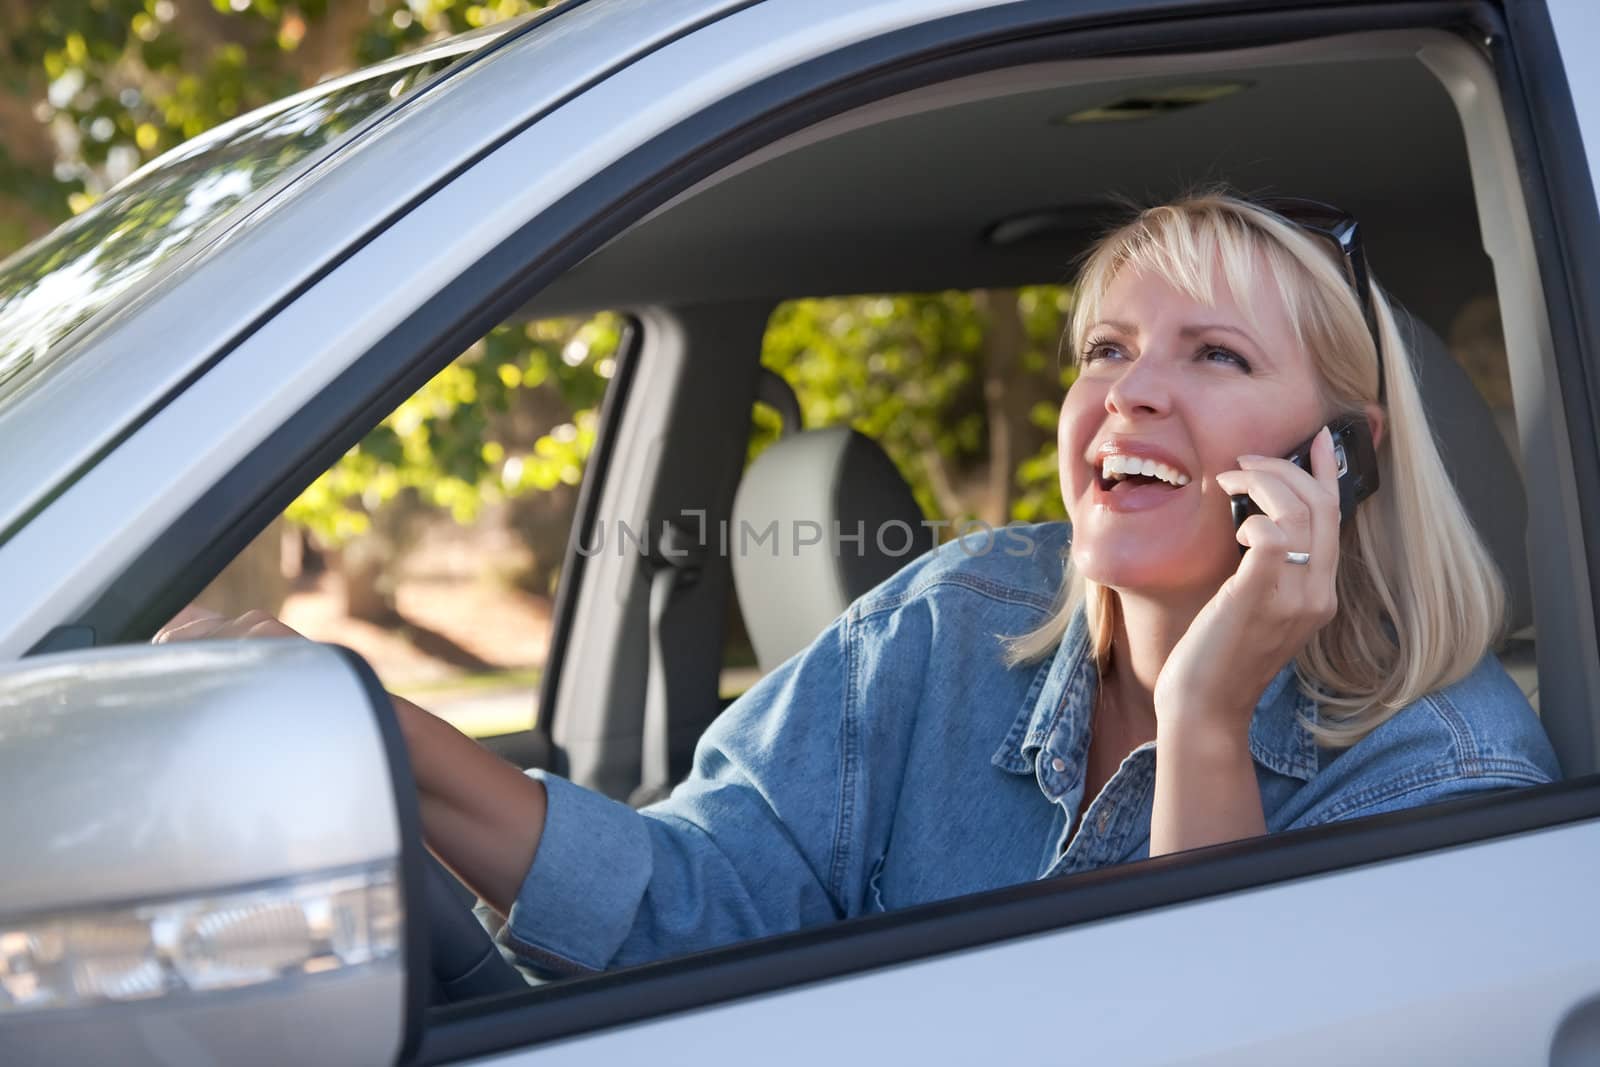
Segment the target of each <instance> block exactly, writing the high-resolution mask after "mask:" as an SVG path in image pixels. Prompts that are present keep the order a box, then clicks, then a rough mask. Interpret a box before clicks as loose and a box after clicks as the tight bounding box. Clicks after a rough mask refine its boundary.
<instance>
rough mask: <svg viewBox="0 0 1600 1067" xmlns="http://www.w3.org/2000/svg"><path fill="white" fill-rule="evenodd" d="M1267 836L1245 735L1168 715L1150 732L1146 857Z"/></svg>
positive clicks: (1247, 740)
mask: <svg viewBox="0 0 1600 1067" xmlns="http://www.w3.org/2000/svg"><path fill="white" fill-rule="evenodd" d="M1266 832H1267V819H1266V815H1265V813H1264V812H1263V810H1262V807H1261V790H1260V787H1259V786H1258V785H1257V784H1256V771H1255V764H1254V762H1253V761H1252V760H1251V758H1250V737H1249V733H1248V731H1239V730H1228V729H1224V728H1219V727H1216V726H1212V725H1211V724H1210V723H1209V722H1207V721H1205V720H1204V719H1202V718H1201V717H1200V716H1193V717H1191V718H1189V719H1187V720H1186V719H1185V718H1184V717H1183V716H1182V715H1173V716H1170V717H1168V718H1167V719H1165V720H1160V719H1158V723H1157V726H1156V785H1155V797H1154V800H1153V804H1152V810H1151V812H1150V855H1152V856H1163V855H1166V854H1167V853H1169V852H1182V851H1183V850H1185V849H1190V848H1204V847H1205V846H1207V845H1219V844H1222V843H1223V842H1225V841H1237V840H1239V839H1240V838H1244V837H1255V836H1256V835H1258V834H1264V833H1266Z"/></svg>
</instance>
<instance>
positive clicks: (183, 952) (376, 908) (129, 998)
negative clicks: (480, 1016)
mask: <svg viewBox="0 0 1600 1067" xmlns="http://www.w3.org/2000/svg"><path fill="white" fill-rule="evenodd" d="M0 841H3V842H4V846H5V849H4V855H5V860H4V873H3V874H0V1033H3V1035H4V1036H3V1038H0V1040H3V1042H4V1046H5V1055H4V1059H5V1061H6V1063H7V1064H23V1063H30V1064H31V1063H117V1064H172V1063H180V1062H181V1063H229V1064H247V1063H263V1064H265V1063H274V1064H278V1063H293V1064H296V1065H297V1067H314V1065H321V1064H330V1065H332V1064H340V1065H344V1064H358V1063H373V1064H376V1063H385V1064H387V1063H393V1062H395V1061H396V1059H398V1058H400V1057H401V1056H402V1055H409V1054H410V1052H411V1051H412V1050H413V1049H414V1048H415V1045H416V1039H417V1036H418V1034H419V1032H420V1027H421V1015H422V1012H423V1010H424V1007H425V996H426V986H425V980H426V977H427V974H428V964H427V960H426V959H425V958H424V957H425V955H426V951H427V950H426V946H425V943H423V942H422V940H421V931H420V927H421V926H422V925H423V924H422V923H421V922H413V923H410V924H408V923H407V921H406V918H407V909H408V906H410V907H412V909H413V910H418V908H419V906H418V905H415V904H414V903H413V902H415V901H419V900H420V899H421V889H420V887H421V882H420V878H421V874H422V856H421V836H420V834H419V832H418V823H417V810H416V792H415V788H414V786H413V784H412V781H411V772H410V765H409V763H408V762H407V761H406V757H405V749H404V745H403V743H402V740H401V738H400V735H399V727H398V725H397V724H396V722H395V720H394V716H393V709H392V707H391V706H390V703H389V700H388V697H387V696H386V695H385V694H384V692H383V690H382V688H381V687H380V686H379V685H378V682H377V679H376V678H375V677H374V676H373V674H372V672H371V670H370V669H369V668H367V666H366V665H365V664H364V663H363V662H362V661H361V660H360V658H359V657H357V656H355V655H354V654H353V653H350V652H347V651H346V650H344V649H339V648H335V647H332V646H327V645H318V644H313V643H311V642H309V641H298V640H285V641H248V642H224V641H198V642H185V643H178V644H167V645H160V646H154V647H151V646H137V647H126V648H111V649H95V650H91V651H86V652H71V653H64V654H60V655H51V656H42V657H38V658H34V659H27V660H24V661H21V662H19V663H12V664H7V665H5V666H4V667H0Z"/></svg>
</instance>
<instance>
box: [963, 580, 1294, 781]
mask: <svg viewBox="0 0 1600 1067" xmlns="http://www.w3.org/2000/svg"><path fill="white" fill-rule="evenodd" d="M1098 687H1099V674H1098V672H1097V671H1096V670H1095V666H1094V659H1093V657H1092V656H1090V655H1089V625H1088V620H1087V617H1086V616H1085V614H1084V612H1083V610H1082V609H1079V610H1078V612H1077V613H1076V614H1074V615H1073V617H1072V621H1071V622H1070V623H1069V624H1068V626H1067V632H1066V635H1065V636H1063V637H1062V639H1061V643H1060V644H1059V645H1058V646H1057V647H1056V651H1055V654H1054V655H1053V656H1052V657H1051V658H1050V659H1049V660H1046V661H1045V662H1044V663H1042V664H1041V665H1040V666H1039V668H1038V670H1037V672H1036V673H1035V675H1034V679H1033V684H1032V685H1031V686H1030V687H1029V688H1028V694H1027V696H1026V697H1025V698H1024V699H1023V702H1022V707H1021V709H1020V710H1019V712H1018V714H1017V718H1016V720H1015V721H1014V722H1013V723H1012V724H1011V728H1010V729H1009V730H1008V731H1007V732H1006V736H1005V739H1004V740H1003V741H1001V742H1000V747H999V748H998V749H996V750H995V753H994V757H993V759H992V762H993V763H994V765H995V766H996V767H999V768H1001V769H1002V770H1006V771H1010V772H1012V773H1013V774H1031V773H1033V772H1034V762H1035V760H1037V758H1038V755H1039V752H1040V750H1041V749H1044V748H1046V747H1052V746H1051V745H1050V741H1051V739H1052V738H1053V737H1054V736H1055V735H1057V734H1058V733H1059V732H1060V731H1061V730H1062V729H1063V727H1065V726H1070V725H1071V724H1072V723H1073V722H1074V720H1075V719H1076V718H1077V717H1078V716H1084V717H1087V716H1088V714H1089V710H1090V709H1091V708H1092V707H1093V706H1094V697H1095V692H1096V690H1097V689H1098ZM1316 711H1317V705H1316V702H1315V701H1314V700H1312V699H1311V698H1310V697H1308V696H1307V695H1306V694H1305V692H1304V691H1303V690H1302V689H1301V688H1300V685H1299V683H1298V681H1297V680H1296V678H1295V671H1294V664H1293V663H1289V664H1286V665H1285V666H1284V668H1283V669H1282V670H1280V671H1279V672H1278V674H1277V676H1276V677H1275V678H1273V680H1272V682H1271V683H1270V684H1269V685H1268V686H1267V688H1266V690H1265V691H1264V692H1263V693H1262V694H1261V699H1260V700H1259V701H1257V702H1256V710H1255V714H1254V715H1253V716H1252V717H1251V719H1250V755H1251V757H1252V758H1253V759H1254V760H1255V761H1256V762H1257V763H1259V764H1260V765H1261V766H1263V767H1265V768H1267V769H1268V770H1270V771H1274V772H1276V773H1278V774H1283V775H1288V776H1289V777H1291V778H1299V779H1301V780H1302V781H1309V780H1310V779H1311V778H1312V776H1313V775H1315V774H1316V773H1317V742H1316V738H1314V737H1313V736H1312V734H1311V731H1310V730H1309V729H1308V728H1307V723H1308V722H1309V721H1311V720H1313V719H1314V718H1315V717H1316Z"/></svg>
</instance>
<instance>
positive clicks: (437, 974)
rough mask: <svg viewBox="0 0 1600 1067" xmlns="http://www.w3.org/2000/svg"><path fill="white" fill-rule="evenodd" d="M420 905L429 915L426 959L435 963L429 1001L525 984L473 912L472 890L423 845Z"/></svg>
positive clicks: (517, 988)
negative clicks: (421, 901)
mask: <svg viewBox="0 0 1600 1067" xmlns="http://www.w3.org/2000/svg"><path fill="white" fill-rule="evenodd" d="M423 856H424V865H425V867H426V873H425V874H424V876H423V907H424V909H425V910H426V912H427V917H428V948H429V959H430V960H431V962H432V968H433V996H432V998H431V999H432V1003H434V1004H435V1005H439V1004H456V1003H459V1002H461V1001H463V1000H473V999H476V998H477V997H484V996H490V995H493V994H495V993H513V992H517V991H520V990H526V989H527V988H528V983H527V982H526V981H525V980H524V979H523V977H522V975H521V974H520V973H518V971H517V969H516V968H515V967H513V966H511V964H509V963H507V962H506V959H505V957H504V956H502V955H500V949H499V948H498V947H496V945H495V943H494V939H493V938H491V937H490V936H489V931H487V930H485V929H484V928H483V924H482V923H480V922H478V918H477V916H475V915H473V914H472V911H471V909H470V907H468V905H467V903H466V900H467V898H468V897H469V896H470V894H469V892H468V891H467V890H466V889H465V887H463V886H462V885H461V883H460V881H458V880H457V879H456V877H455V875H453V874H451V873H450V870H449V868H447V867H446V866H445V865H444V864H442V863H440V862H439V861H438V860H437V859H436V858H435V857H434V855H433V853H432V852H429V851H428V850H427V849H423Z"/></svg>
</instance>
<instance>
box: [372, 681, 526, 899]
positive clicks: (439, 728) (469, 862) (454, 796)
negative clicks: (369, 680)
mask: <svg viewBox="0 0 1600 1067" xmlns="http://www.w3.org/2000/svg"><path fill="white" fill-rule="evenodd" d="M393 700H394V710H395V714H396V715H397V716H398V717H399V719H400V730H401V732H402V733H403V734H404V735H405V739H406V749H407V750H408V751H409V752H410V754H411V770H412V773H413V774H414V775H415V776H416V779H417V793H418V802H419V805H420V807H421V809H422V834H423V838H424V839H425V840H426V841H427V843H428V847H429V848H431V849H432V850H433V852H434V854H435V855H437V856H438V857H439V858H440V859H441V860H443V861H444V864H445V866H447V867H449V868H450V869H451V870H453V871H454V872H455V873H456V875H457V877H459V878H460V879H461V880H462V881H463V882H465V883H466V884H467V885H468V887H470V888H471V889H472V891H473V892H475V893H477V894H478V896H480V897H482V898H483V899H484V900H485V901H487V902H488V903H489V904H490V905H491V906H492V907H493V908H494V909H495V910H496V911H498V912H499V913H500V914H501V915H506V914H508V913H509V912H510V911H511V905H512V903H513V902H515V901H516V899H517V890H518V889H519V888H521V886H522V882H523V879H524V878H526V877H527V874H528V868H529V867H531V866H532V865H533V856H534V853H535V852H537V851H538V850H539V838H540V836H541V835H542V833H543V832H544V821H545V788H544V783H543V782H540V781H538V780H537V779H534V778H529V777H528V776H527V775H525V774H523V773H522V772H521V771H519V770H518V769H517V768H515V767H513V766H512V765H511V764H509V763H507V762H506V761H505V760H503V759H501V758H500V757H499V756H496V755H495V754H494V753H492V752H490V751H489V750H488V749H486V748H484V747H483V746H482V745H480V744H478V743H477V742H476V741H474V740H472V738H470V737H468V736H467V735H466V734H463V733H462V732H461V731H459V730H457V729H456V728H455V727H454V726H451V725H450V724H449V723H447V722H445V721H444V720H443V719H441V718H439V717H438V716H436V715H432V714H429V713H428V712H426V711H424V710H422V709H421V708H419V707H417V706H416V705H415V704H413V703H411V702H410V701H409V700H406V699H404V698H403V697H393Z"/></svg>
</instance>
